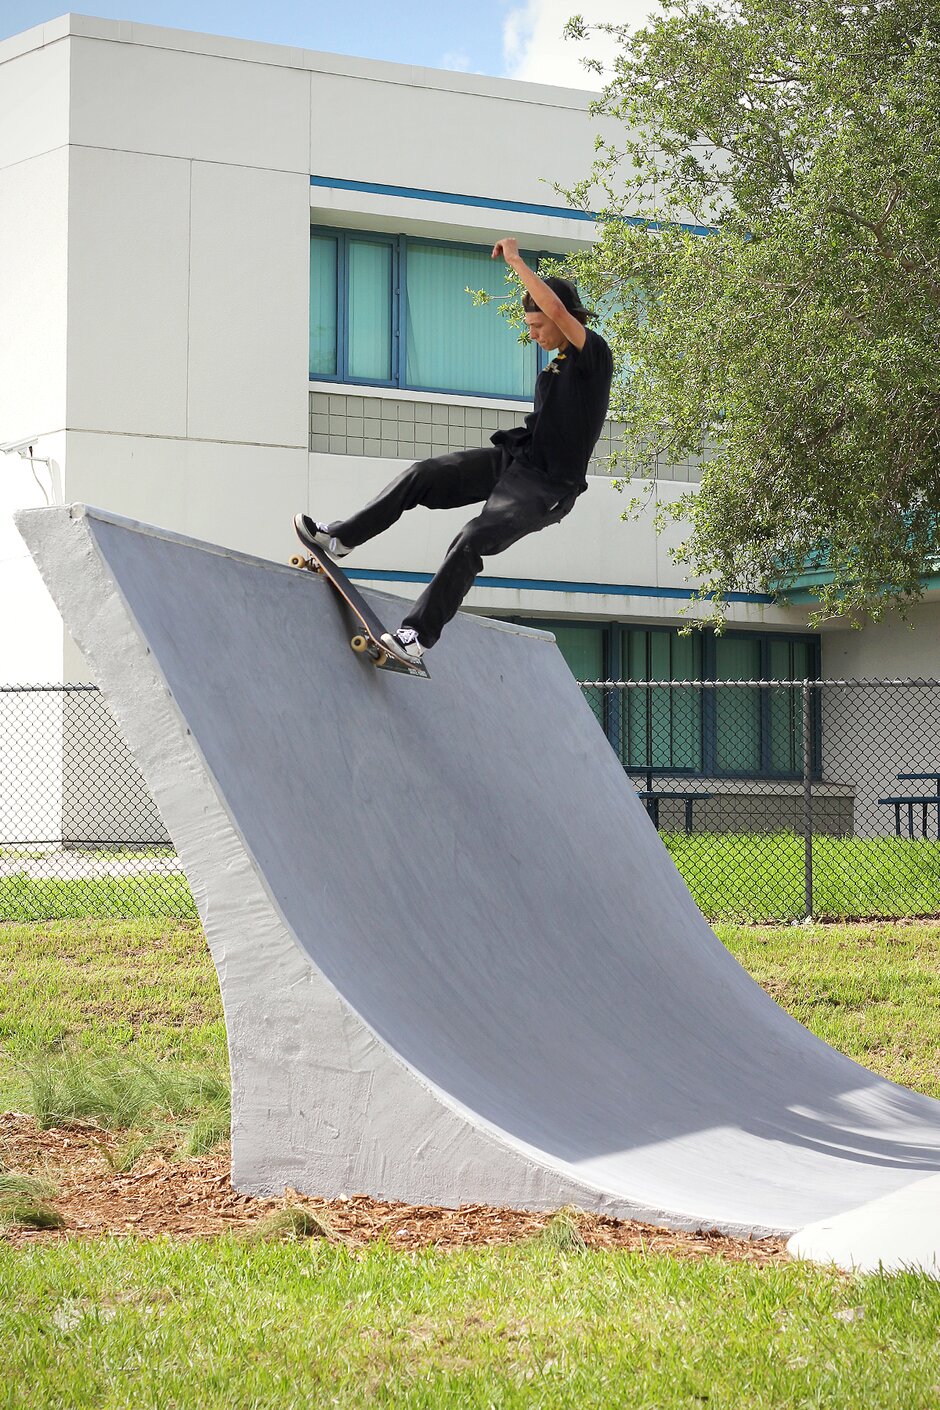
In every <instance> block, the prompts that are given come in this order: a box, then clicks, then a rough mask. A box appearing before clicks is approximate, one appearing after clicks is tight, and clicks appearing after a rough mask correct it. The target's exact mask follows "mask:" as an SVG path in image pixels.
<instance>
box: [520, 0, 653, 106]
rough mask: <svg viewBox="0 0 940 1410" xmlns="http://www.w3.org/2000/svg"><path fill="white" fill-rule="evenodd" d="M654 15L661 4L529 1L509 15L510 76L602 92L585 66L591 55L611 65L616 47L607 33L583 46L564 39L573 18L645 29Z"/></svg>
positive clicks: (637, 0)
mask: <svg viewBox="0 0 940 1410" xmlns="http://www.w3.org/2000/svg"><path fill="white" fill-rule="evenodd" d="M653 11H656V12H658V11H659V6H658V5H657V4H656V0H582V2H581V3H579V0H526V3H525V4H522V5H515V6H513V8H512V9H511V10H510V11H509V14H508V15H507V16H506V19H505V21H504V24H503V56H504V59H505V63H506V75H507V77H508V78H522V79H528V80H530V81H531V82H533V83H557V84H560V85H561V86H562V87H566V88H595V89H596V88H600V86H601V81H600V79H599V78H598V76H597V74H594V73H589V72H588V71H586V70H585V69H584V67H583V66H582V64H581V63H580V59H581V58H582V57H584V56H586V55H589V56H590V57H591V58H596V59H600V60H601V62H602V63H604V62H607V61H609V60H610V58H611V57H612V56H613V54H614V52H615V45H614V42H613V40H612V39H611V38H609V37H608V36H607V35H593V36H592V37H591V40H590V43H588V44H581V43H576V42H575V41H574V40H571V39H565V38H564V28H565V25H566V24H567V22H568V20H569V19H570V18H571V16H572V15H576V14H580V15H581V16H582V17H583V18H584V20H585V21H586V22H587V23H588V24H596V23H604V22H606V21H611V22H613V23H614V24H628V25H630V26H631V27H632V28H634V29H639V28H640V27H641V26H642V25H643V24H644V23H645V22H646V19H647V16H648V15H649V14H651V13H652V12H653Z"/></svg>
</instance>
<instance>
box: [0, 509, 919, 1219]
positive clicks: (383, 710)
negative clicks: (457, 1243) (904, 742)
mask: <svg viewBox="0 0 940 1410" xmlns="http://www.w3.org/2000/svg"><path fill="white" fill-rule="evenodd" d="M18 524H19V527H20V529H21V532H22V533H23V536H24V537H25V539H26V541H27V543H28V545H29V547H30V549H31V550H32V552H33V555H34V557H35V558H36V560H37V562H38V564H39V567H40V569H41V571H42V573H43V575H44V577H45V579H46V581H47V583H48V585H49V588H50V590H51V592H52V595H53V597H54V598H55V600H56V602H57V603H58V605H59V607H60V609H61V611H62V614H63V617H64V619H65V622H66V625H67V627H68V629H69V631H70V632H71V634H72V636H73V637H74V639H75V641H76V642H77V643H78V645H79V646H80V647H81V649H82V650H83V652H84V653H85V655H86V658H87V660H88V662H89V665H90V666H91V668H92V670H93V671H94V673H95V675H96V676H97V678H98V681H99V683H100V685H101V687H102V690H103V691H104V693H105V695H106V698H107V699H108V701H109V703H110V705H111V707H112V709H113V712H114V714H115V716H116V718H117V721H118V724H119V725H120V727H121V729H122V731H123V733H124V735H125V737H126V739H127V742H128V744H129V746H130V747H131V749H132V750H133V752H134V754H135V756H136V758H137V760H138V762H139V764H140V766H141V768H142V770H143V773H144V776H145V778H146V779H147V782H148V784H149V786H150V787H151V789H152V791H153V794H154V797H155V798H156V801H157V803H158V805H159V807H160V810H161V813H162V815H163V819H164V822H165V824H166V826H167V828H168V830H169V832H170V834H171V836H172V837H173V840H174V842H175V844H176V846H177V848H178V850H179V853H180V856H181V858H182V861H183V864H184V866H185V868H186V872H187V875H188V877H189V879H190V883H191V885H192V888H193V892H194V895H195V897H196V901H197V904H198V906H199V911H200V914H201V916H202V919H203V922H204V926H205V931H206V935H207V938H208V942H209V945H210V948H211V950H212V954H213V957H214V959H215V963H216V966H217V969H218V973H219V979H220V983H221V990H222V998H223V1003H224V1006H225V1013H226V1023H227V1029H228V1038H229V1050H230V1057H231V1064H232V1080H233V1178H234V1180H235V1183H236V1185H237V1186H238V1187H239V1188H240V1189H242V1190H245V1191H252V1192H258V1193H261V1192H264V1193H270V1192H278V1193H279V1192H280V1191H281V1190H282V1189H283V1188H284V1186H285V1185H291V1186H294V1187H296V1188H300V1189H304V1190H309V1191H311V1192H316V1193H319V1194H324V1195H328V1196H330V1195H336V1194H338V1193H341V1192H344V1191H346V1192H351V1191H363V1192H367V1193H370V1194H373V1195H381V1196H385V1197H388V1198H398V1199H403V1200H408V1201H424V1202H434V1203H439V1204H456V1203H461V1202H466V1201H488V1202H493V1203H501V1204H508V1205H519V1206H529V1207H551V1206H554V1205H558V1204H563V1203H567V1202H574V1203H577V1204H579V1205H581V1206H582V1207H585V1208H594V1209H601V1210H605V1211H607V1212H608V1213H612V1214H619V1215H623V1216H628V1217H636V1218H646V1219H652V1220H656V1221H659V1222H661V1223H664V1224H667V1225H671V1226H673V1227H679V1228H687V1227H717V1228H719V1229H721V1230H723V1231H726V1232H729V1233H743V1232H753V1233H761V1232H792V1231H794V1230H799V1229H802V1228H803V1227H804V1226H805V1225H808V1224H811V1223H814V1222H816V1221H831V1220H833V1219H834V1218H836V1217H837V1216H840V1215H842V1214H844V1213H846V1212H848V1211H852V1210H856V1209H857V1208H858V1207H859V1206H862V1205H866V1204H868V1203H869V1202H870V1201H876V1200H881V1199H883V1198H884V1197H885V1196H896V1195H897V1194H898V1192H899V1191H903V1190H904V1189H905V1188H906V1187H908V1186H913V1185H914V1184H916V1183H919V1182H923V1181H924V1180H925V1178H926V1177H930V1176H934V1175H936V1173H937V1172H940V1103H936V1102H933V1101H931V1100H930V1099H928V1098H926V1097H923V1096H920V1095H917V1094H915V1093H913V1092H910V1091H907V1090H905V1089H903V1088H900V1087H897V1086H894V1085H892V1084H890V1083H888V1082H885V1081H883V1080H881V1079H879V1078H877V1077H875V1076H873V1075H872V1074H871V1073H870V1072H868V1071H866V1070H865V1069H863V1068H861V1067H859V1066H857V1065H856V1064H855V1063H853V1062H851V1061H850V1060H849V1059H847V1058H845V1057H843V1056H841V1055H840V1054H838V1053H836V1052H834V1051H833V1050H832V1049H830V1048H828V1047H827V1046H826V1045H825V1044H824V1043H822V1042H820V1041H819V1040H818V1039H816V1038H815V1037H813V1036H812V1035H811V1034H810V1033H808V1032H807V1031H806V1030H805V1029H804V1028H802V1027H801V1026H800V1025H799V1024H798V1023H796V1022H795V1021H794V1020H793V1019H791V1018H789V1017H788V1015H787V1014H785V1013H784V1012H783V1011H782V1010H781V1009H780V1008H778V1007H777V1006H776V1005H775V1004H774V1003H773V1002H772V1000H771V999H770V998H769V997H768V996H767V995H766V994H765V993H764V992H763V991H762V990H761V989H760V988H759V987H758V985H756V984H755V983H754V982H752V980H751V979H750V978H749V977H748V975H747V974H746V973H745V972H744V970H743V969H741V968H740V966H739V965H738V964H737V963H736V962H735V961H734V960H733V959H732V958H731V956H730V955H729V954H728V952H727V951H726V950H725V949H724V947H723V946H722V945H721V944H720V942H719V941H718V939H717V938H716V936H715V935H714V934H713V932H712V931H711V929H710V928H709V926H708V925H707V924H706V922H705V920H704V919H703V917H702V916H701V914H700V913H699V911H698V910H697V908H696V907H695V905H694V903H693V901H692V899H691V897H690V895H689V893H688V891H687V889H686V887H685V885H684V883H683V881H682V879H681V877H680V876H679V874H678V873H677V871H676V870H675V868H674V866H673V865H672V862H671V860H670V858H669V856H668V854H667V852H666V850H665V848H664V847H663V846H662V844H661V842H660V840H659V838H658V836H657V834H656V832H655V830H654V828H653V826H652V824H651V823H650V821H649V819H648V818H647V816H646V813H645V811H644V809H643V807H642V805H641V803H640V802H639V800H638V799H637V797H636V796H635V794H634V791H633V789H632V788H631V787H630V786H629V784H628V782H627V781H626V780H625V778H624V775H623V771H622V769H621V767H620V765H619V763H618V761H617V759H616V757H615V756H614V753H613V751H612V750H611V748H610V746H609V744H608V743H607V741H606V740H605V738H604V736H603V734H602V732H601V731H600V730H599V729H598V727H597V724H596V722H595V720H594V718H593V716H592V714H591V711H590V709H589V707H588V705H587V704H586V702H585V701H584V699H583V697H582V695H581V692H580V690H579V689H578V686H577V685H576V683H575V681H574V680H573V679H572V677H571V675H570V672H569V671H568V669H567V667H566V665H565V663H564V661H563V659H562V657H561V655H560V653H559V652H558V650H557V648H556V647H555V645H554V643H553V641H552V639H551V637H550V636H548V635H547V634H543V633H538V632H529V631H525V630H524V629H522V628H516V627H512V626H506V625H503V624H499V623H493V622H489V621H486V620H484V619H480V618H473V617H470V616H460V617H458V619H457V620H456V621H455V622H453V623H452V624H451V626H450V627H449V628H448V631H447V633H446V634H445V636H444V638H443V640H442V641H441V643H440V644H439V646H438V647H436V648H435V651H434V654H433V660H432V672H433V679H432V680H431V681H430V682H425V681H420V680H413V679H410V678H408V677H406V676H398V675H393V674H391V673H387V672H379V671H376V670H375V669H374V668H373V666H372V665H371V663H370V662H369V661H368V660H366V659H363V658H361V657H357V656H356V655H355V654H354V653H353V652H352V651H351V650H350V649H349V628H348V625H347V623H346V622H345V620H344V618H343V615H342V611H341V609H340V607H339V605H338V603H337V600H336V598H335V596H334V594H333V592H332V589H331V588H330V587H329V585H328V583H326V582H325V581H323V580H322V579H319V578H317V577H314V576H313V575H312V574H309V573H303V572H298V571H296V570H293V569H290V568H288V567H286V566H283V567H282V566H280V565H278V564H274V563H269V562H264V561H262V560H259V559H256V558H251V557H249V556H246V555H244V554H240V553H235V552H230V551H227V550H224V549H221V548H217V547H214V546H212V545H210V544H204V543H198V542H195V541H193V540H189V539H184V538H181V537H180V536H178V535H175V534H171V533H169V532H165V531H162V530H159V529H155V528H151V527H148V526H146V525H140V524H136V523H133V522H131V521H128V520H122V519H118V518H116V517H114V516H112V515H109V514H105V513H103V512H101V511H99V510H94V509H83V508H81V507H80V506H73V507H72V508H71V509H69V508H57V509H48V510H31V511H24V512H23V513H22V514H21V515H19V516H18ZM370 597H371V598H372V600H373V602H374V604H375V605H376V607H377V609H378V611H379V613H380V615H381V616H383V617H384V618H385V619H386V620H389V621H391V622H392V623H393V624H394V622H395V621H397V617H396V612H397V611H398V607H399V605H398V604H397V603H396V601H395V599H392V598H388V597H386V596H384V595H383V594H378V593H376V594H370Z"/></svg>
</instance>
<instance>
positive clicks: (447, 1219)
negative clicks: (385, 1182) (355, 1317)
mask: <svg viewBox="0 0 940 1410" xmlns="http://www.w3.org/2000/svg"><path fill="white" fill-rule="evenodd" d="M116 1144H118V1142H117V1141H116V1139H115V1137H114V1136H112V1135H111V1134H110V1133H109V1132H107V1131H104V1130H102V1129H100V1128H99V1127H97V1126H95V1125H93V1124H92V1123H84V1122H83V1123H76V1124H74V1125H71V1126H67V1127H60V1128H56V1129H53V1130H49V1131H42V1130H40V1129H39V1127H38V1126H37V1125H36V1122H35V1121H34V1120H33V1118H32V1117H30V1116H24V1115H22V1114H21V1113H19V1112H7V1113H5V1114H2V1115H0V1166H2V1168H4V1169H6V1170H10V1171H15V1172H17V1173H18V1174H24V1175H41V1176H43V1177H45V1178H47V1179H48V1180H49V1181H50V1182H51V1183H52V1184H53V1185H54V1186H55V1188H56V1191H57V1194H56V1196H55V1197H54V1198H52V1199H50V1200H48V1201H47V1203H48V1204H49V1205H50V1206H51V1207H52V1208H53V1209H55V1210H56V1211H57V1212H58V1213H59V1214H60V1215H61V1217H62V1218H63V1220H64V1221H65V1222H64V1226H63V1227H62V1228H61V1229H30V1228H24V1227H22V1226H14V1225H6V1226H0V1229H2V1232H0V1238H2V1239H3V1241H4V1242H6V1243H8V1244H12V1245H13V1246H14V1247H19V1248H24V1247H28V1246H32V1245H34V1244H43V1243H49V1242H52V1241H55V1240H60V1239H63V1238H74V1237H84V1238H94V1237H99V1236H101V1235H107V1234H110V1235H123V1236H131V1237H138V1238H158V1237H161V1236H165V1235H168V1236H170V1237H172V1238H175V1239H195V1238H207V1237H211V1236H213V1235H216V1234H221V1233H224V1232H227V1231H231V1232H234V1233H236V1234H240V1235H244V1236H247V1235H251V1234H252V1233H255V1232H257V1229H258V1226H259V1225H261V1224H262V1222H263V1221H264V1220H266V1219H270V1217H271V1215H272V1214H275V1213H276V1212H277V1211H279V1210H283V1209H285V1208H288V1207H289V1208H292V1209H295V1208H297V1207H300V1208H303V1209H306V1210H308V1211H310V1212H311V1213H312V1214H314V1215H316V1216H318V1217H319V1218H320V1219H322V1220H323V1222H324V1225H325V1227H326V1228H327V1229H328V1230H329V1237H330V1238H331V1240H335V1241H336V1242H341V1243H343V1244H345V1245H346V1246H348V1247H350V1248H352V1249H360V1248H364V1247H366V1246H367V1245H368V1244H370V1243H374V1242H376V1241H377V1240H378V1239H385V1240H386V1241H387V1242H388V1243H389V1244H390V1245H391V1246H393V1247H395V1248H401V1249H410V1250H416V1249H422V1248H429V1247H433V1248H439V1249H448V1250H453V1249H460V1248H471V1247H477V1248H479V1247H486V1246H489V1247H493V1246H495V1245H500V1244H510V1243H518V1242H521V1241H523V1240H525V1239H530V1238H533V1237H535V1236H537V1235H538V1234H540V1233H541V1232H542V1231H543V1230H544V1229H545V1227H546V1225H547V1224H548V1223H549V1221H550V1219H551V1218H552V1214H551V1212H548V1213H530V1212H526V1211H520V1210H515V1209H499V1208H494V1207H492V1206H490V1205H482V1204H465V1205H461V1206H460V1207H459V1208H458V1209H444V1208H439V1207H437V1206H432V1205H409V1204H401V1203H398V1202H396V1201H391V1200H380V1199H372V1198H371V1197H370V1196H368V1195H361V1194H350V1195H348V1196H343V1197H342V1198H340V1199H332V1200H324V1199H316V1198H313V1197H311V1196H307V1195H301V1194H298V1193H297V1192H296V1191H292V1190H289V1191H286V1192H285V1196H284V1197H283V1198H281V1199H259V1198H255V1197H254V1196H252V1195H241V1194H238V1193H237V1192H236V1191H235V1190H233V1189H232V1186H231V1182H230V1179H229V1151H228V1147H227V1146H218V1147H217V1148H216V1149H215V1150H214V1151H212V1152H211V1153H210V1154H208V1155H205V1156H200V1157H198V1158H197V1159H179V1158H177V1157H175V1156H174V1155H173V1154H172V1153H171V1152H148V1153H147V1154H146V1155H144V1156H142V1157H141V1159H140V1160H139V1161H138V1162H137V1164H136V1165H135V1166H134V1168H133V1169H132V1170H130V1171H128V1172H127V1173H124V1174H121V1173H119V1172H117V1171H115V1170H114V1169H113V1168H112V1166H111V1165H110V1164H109V1162H108V1159H107V1154H106V1153H107V1152H108V1151H110V1150H111V1149H112V1148H113V1147H114V1146H115V1145H116ZM577 1227H578V1231H579V1232H580V1234H581V1237H582V1238H583V1239H584V1241H585V1243H586V1244H587V1246H588V1247H589V1248H611V1249H613V1248H619V1249H632V1250H640V1251H643V1252H646V1253H669V1254H671V1255H673V1256H674V1257H677V1258H705V1257H712V1258H714V1257H719V1258H723V1259H726V1260H728V1261H730V1262H737V1263H741V1262H745V1263H752V1264H757V1265H759V1266H766V1265H768V1264H771V1263H785V1262H788V1261H789V1256H788V1254H787V1253H786V1247H785V1241H784V1240H783V1239H778V1238H769V1239H753V1240H748V1239H732V1238H726V1237H725V1236H724V1235H722V1234H719V1233H717V1232H715V1231H710V1232H708V1231H705V1232H700V1233H675V1232H672V1231H670V1230H667V1229H657V1228H654V1227H652V1226H651V1225H648V1224H640V1223H636V1222H634V1221H633V1220H629V1219H612V1218H609V1217H608V1216H606V1215H601V1214H579V1215H578V1216H577Z"/></svg>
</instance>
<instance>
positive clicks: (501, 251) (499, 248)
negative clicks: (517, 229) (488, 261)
mask: <svg viewBox="0 0 940 1410" xmlns="http://www.w3.org/2000/svg"><path fill="white" fill-rule="evenodd" d="M500 255H502V257H503V259H504V260H505V261H506V263H507V264H511V263H512V261H513V260H514V259H518V258H519V241H518V240H513V239H512V237H511V236H509V235H506V236H504V237H503V239H502V240H497V241H496V244H495V245H494V246H493V254H492V258H493V259H499V257H500Z"/></svg>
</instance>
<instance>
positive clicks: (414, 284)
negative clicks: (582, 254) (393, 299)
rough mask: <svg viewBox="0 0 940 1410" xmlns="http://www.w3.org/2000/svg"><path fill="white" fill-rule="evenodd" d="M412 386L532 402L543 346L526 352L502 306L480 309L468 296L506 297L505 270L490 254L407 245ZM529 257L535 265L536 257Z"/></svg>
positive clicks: (408, 368)
mask: <svg viewBox="0 0 940 1410" xmlns="http://www.w3.org/2000/svg"><path fill="white" fill-rule="evenodd" d="M405 250H406V256H405V279H404V298H405V318H404V325H405V330H406V336H405V367H404V375H405V384H406V385H407V386H410V387H426V388H428V389H429V390H432V391H458V390H459V391H463V392H475V393H477V394H478V395H480V396H509V397H525V396H531V394H532V389H533V387H534V385H535V376H536V352H537V347H536V344H534V343H530V344H528V345H527V346H525V347H523V346H522V345H521V344H520V343H519V341H518V340H517V338H515V337H514V336H513V334H512V332H511V330H510V329H509V327H508V326H507V324H506V322H505V320H504V319H503V318H501V317H500V315H499V311H498V307H497V304H496V303H495V302H493V303H489V304H485V305H482V306H474V304H473V301H472V300H471V298H470V296H469V295H468V294H467V292H466V291H467V289H485V290H486V292H487V293H488V294H491V295H493V296H494V300H495V299H500V298H502V297H504V296H505V294H506V281H505V276H504V269H505V266H504V265H503V262H502V260H498V261H497V260H494V259H492V258H491V255H490V251H488V250H473V249H463V248H460V247H456V248H455V247H447V246H441V245H431V244H427V243H426V242H424V241H419V240H408V241H407V242H406V245H405ZM529 258H530V259H531V258H533V257H532V256H531V255H530V256H529Z"/></svg>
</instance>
